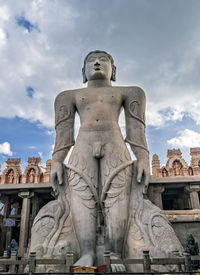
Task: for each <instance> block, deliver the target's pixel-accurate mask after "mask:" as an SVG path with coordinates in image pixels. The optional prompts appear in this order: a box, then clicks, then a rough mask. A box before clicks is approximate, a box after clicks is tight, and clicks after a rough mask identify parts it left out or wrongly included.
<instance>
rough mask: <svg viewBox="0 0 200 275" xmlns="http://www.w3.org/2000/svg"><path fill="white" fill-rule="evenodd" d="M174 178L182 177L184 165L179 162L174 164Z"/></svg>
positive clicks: (176, 161)
mask: <svg viewBox="0 0 200 275" xmlns="http://www.w3.org/2000/svg"><path fill="white" fill-rule="evenodd" d="M173 169H174V176H180V175H182V164H181V163H180V161H179V160H175V161H174V162H173Z"/></svg>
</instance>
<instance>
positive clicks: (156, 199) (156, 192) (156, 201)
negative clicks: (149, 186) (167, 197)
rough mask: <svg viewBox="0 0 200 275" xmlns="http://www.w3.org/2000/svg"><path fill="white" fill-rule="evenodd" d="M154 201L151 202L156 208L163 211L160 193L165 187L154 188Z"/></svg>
mask: <svg viewBox="0 0 200 275" xmlns="http://www.w3.org/2000/svg"><path fill="white" fill-rule="evenodd" d="M153 190H154V199H153V202H154V204H155V205H156V206H158V207H159V208H161V209H163V203H162V193H163V192H164V191H165V187H164V186H162V185H158V186H154V187H153Z"/></svg>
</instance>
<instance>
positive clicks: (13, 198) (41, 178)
mask: <svg viewBox="0 0 200 275" xmlns="http://www.w3.org/2000/svg"><path fill="white" fill-rule="evenodd" d="M190 155H191V161H190V164H187V163H186V162H185V160H184V159H183V158H182V153H181V151H180V149H173V150H168V152H167V157H168V160H167V163H166V165H165V166H162V167H160V160H159V157H158V155H156V154H155V155H153V158H152V175H151V181H150V185H149V190H148V197H149V199H150V200H151V201H152V202H153V203H154V204H156V205H157V206H158V207H160V208H161V209H163V211H164V213H165V214H166V216H167V218H168V220H169V221H170V222H171V223H172V226H173V228H174V230H175V232H176V234H177V236H178V238H179V239H180V241H181V243H182V245H183V246H185V243H186V239H187V236H188V235H189V234H192V235H193V236H194V238H195V239H196V241H197V242H198V244H199V246H200V234H199V228H200V203H199V201H200V148H191V149H190ZM0 169H1V166H0ZM50 172H51V160H48V161H47V162H46V167H45V168H43V167H41V158H34V157H31V158H28V165H27V167H26V169H25V170H24V172H23V171H22V169H21V159H19V158H15V159H14V158H10V159H8V160H7V167H6V169H4V170H3V171H2V173H0V203H1V204H0V256H1V255H2V254H3V251H4V250H6V249H7V247H8V244H9V243H10V241H11V240H12V239H15V240H16V241H17V242H18V244H19V250H18V256H19V257H24V256H25V255H26V253H27V250H28V244H29V239H30V233H31V226H32V224H33V220H34V218H35V216H36V215H37V213H38V211H39V209H40V208H41V207H42V206H43V205H45V204H46V203H47V202H49V201H50V200H53V199H54V197H53V195H52V188H51V185H50Z"/></svg>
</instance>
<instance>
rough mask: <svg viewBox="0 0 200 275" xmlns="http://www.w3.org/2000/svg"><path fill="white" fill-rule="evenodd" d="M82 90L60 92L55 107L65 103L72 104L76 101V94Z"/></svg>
mask: <svg viewBox="0 0 200 275" xmlns="http://www.w3.org/2000/svg"><path fill="white" fill-rule="evenodd" d="M79 90H80V89H77V90H65V91H62V92H60V93H59V94H58V95H57V96H56V98H55V105H60V104H61V103H62V105H63V104H64V103H67V102H68V103H70V102H73V101H74V97H75V94H76V93H77V92H78V91H79Z"/></svg>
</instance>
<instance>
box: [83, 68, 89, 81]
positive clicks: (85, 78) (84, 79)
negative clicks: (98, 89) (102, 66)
mask: <svg viewBox="0 0 200 275" xmlns="http://www.w3.org/2000/svg"><path fill="white" fill-rule="evenodd" d="M82 76H83V83H86V82H87V81H88V80H87V77H86V75H85V69H84V68H82Z"/></svg>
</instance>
